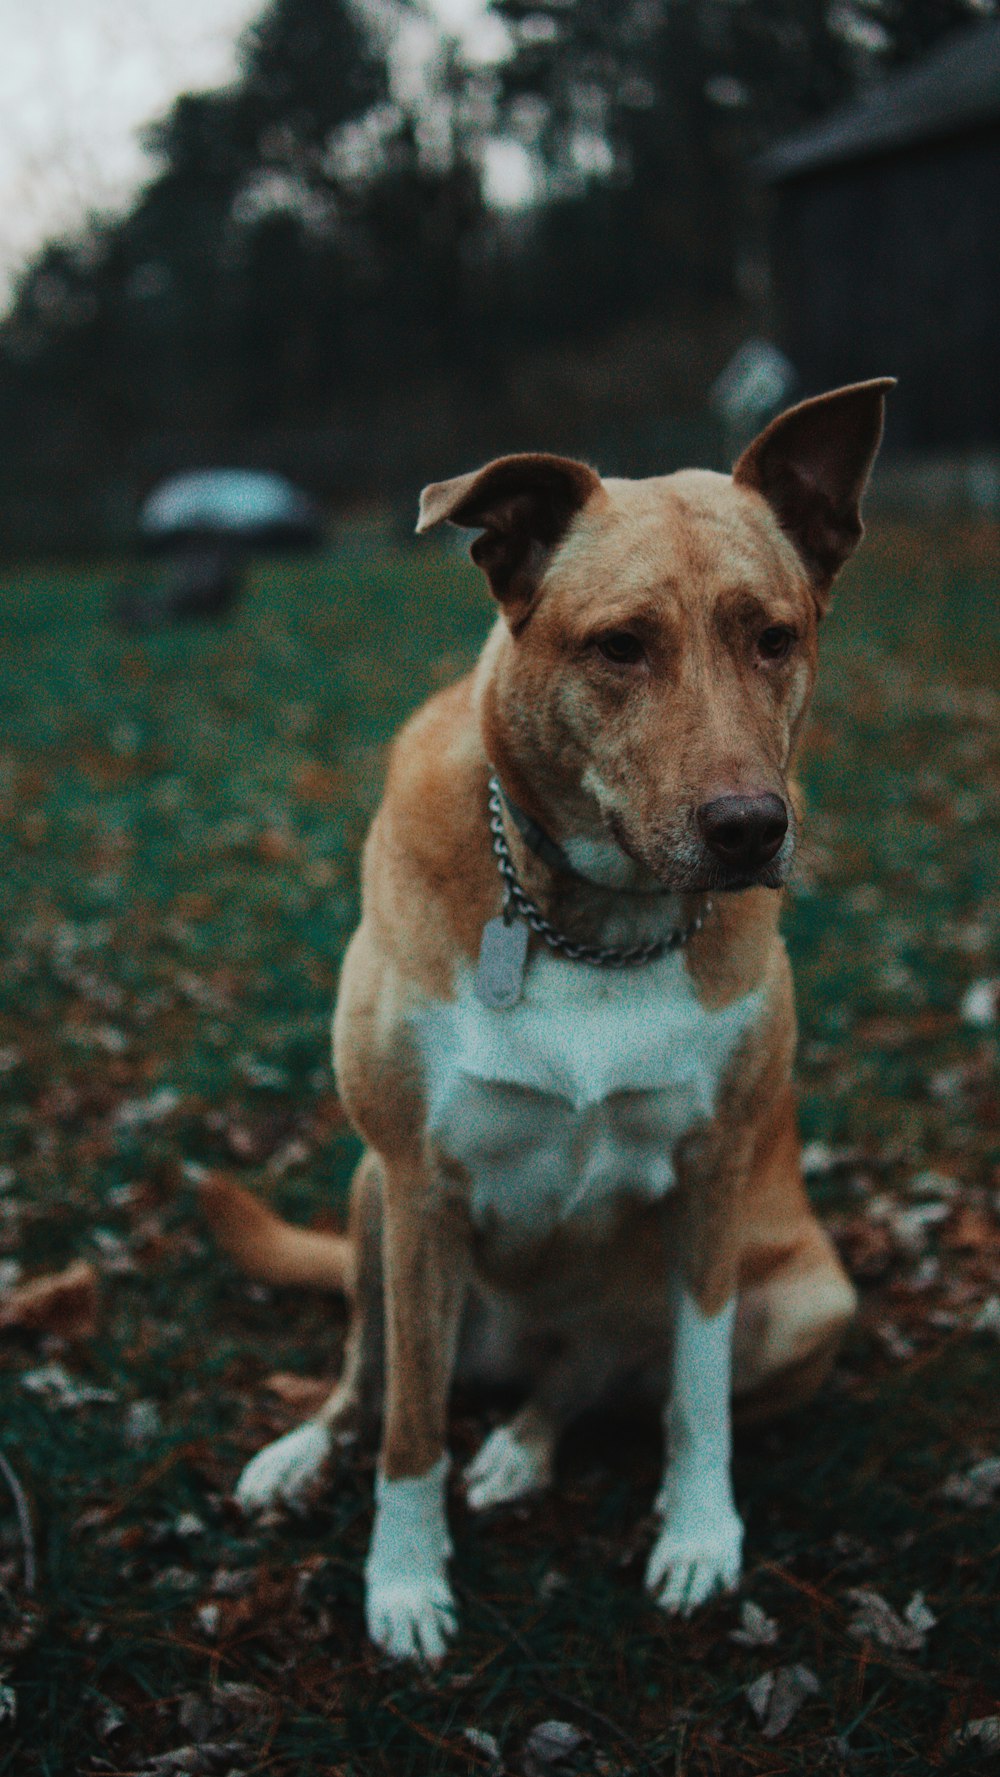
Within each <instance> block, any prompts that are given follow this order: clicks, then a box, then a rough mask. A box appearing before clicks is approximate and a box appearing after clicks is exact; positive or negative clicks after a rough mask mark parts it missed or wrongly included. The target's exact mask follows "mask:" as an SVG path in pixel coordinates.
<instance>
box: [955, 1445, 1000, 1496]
mask: <svg viewBox="0 0 1000 1777" xmlns="http://www.w3.org/2000/svg"><path fill="white" fill-rule="evenodd" d="M998 1492H1000V1457H997V1456H987V1457H986V1458H984V1460H983V1461H982V1462H975V1463H973V1465H972V1467H971V1468H970V1469H969V1471H968V1473H967V1474H964V1475H949V1476H948V1479H947V1481H946V1482H945V1483H944V1486H943V1487H942V1489H941V1493H942V1495H943V1497H944V1498H945V1499H951V1500H954V1501H955V1504H956V1505H961V1506H988V1505H992V1503H993V1497H994V1495H995V1494H996V1493H998Z"/></svg>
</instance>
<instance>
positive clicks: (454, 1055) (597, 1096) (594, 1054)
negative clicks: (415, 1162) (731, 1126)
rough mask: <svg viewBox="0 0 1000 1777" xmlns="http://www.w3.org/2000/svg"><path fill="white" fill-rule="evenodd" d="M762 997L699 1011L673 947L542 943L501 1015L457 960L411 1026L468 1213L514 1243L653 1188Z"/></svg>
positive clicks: (701, 1113) (705, 1110)
mask: <svg viewBox="0 0 1000 1777" xmlns="http://www.w3.org/2000/svg"><path fill="white" fill-rule="evenodd" d="M762 1004H763V994H761V993H752V994H748V995H747V996H746V997H745V998H743V999H741V1000H739V1001H737V1002H736V1003H735V1004H733V1005H730V1006H727V1007H726V1008H725V1009H723V1010H722V1011H714V1012H713V1011H709V1010H706V1008H705V1007H703V1006H702V1005H701V1004H700V1002H699V1000H698V998H697V995H696V994H695V992H694V989H693V987H692V985H691V981H690V978H689V976H688V973H687V970H686V968H685V966H684V962H683V959H682V958H681V957H680V956H678V955H677V954H668V955H667V956H665V957H662V958H661V959H660V960H659V961H657V962H655V963H651V964H647V965H646V966H645V967H644V968H638V969H630V970H623V971H621V972H616V971H611V970H601V969H594V968H591V967H589V966H587V965H585V964H581V963H573V962H568V961H565V960H563V959H562V958H559V957H555V956H552V955H551V954H549V953H548V952H543V953H542V954H540V955H536V956H535V957H534V958H533V959H532V961H531V963H530V966H529V968H528V971H527V974H526V976H525V982H524V992H523V996H522V998H521V1000H520V1001H519V1003H518V1004H517V1005H516V1006H512V1007H510V1008H508V1009H507V1010H505V1011H492V1010H489V1009H487V1008H486V1007H485V1006H482V1005H481V1004H480V1002H479V1001H478V1000H477V999H476V997H475V994H474V992H473V987H472V973H471V971H470V970H467V969H464V970H463V971H462V972H461V975H460V977H459V979H458V981H457V983H456V994H455V998H454V999H453V1000H451V1001H447V1002H441V1001H436V1002H434V1003H433V1004H432V1005H430V1006H429V1007H425V1008H424V1009H423V1010H422V1011H421V1012H420V1014H419V1015H418V1016H417V1019H416V1022H415V1029H416V1034H417V1038H418V1042H419V1046H420V1050H421V1054H422V1057H423V1062H424V1069H425V1079H426V1088H427V1096H428V1134H429V1135H430V1136H431V1137H432V1138H433V1139H434V1141H435V1142H436V1144H437V1146H438V1148H439V1150H440V1151H441V1153H442V1154H443V1155H444V1156H446V1158H447V1159H449V1160H451V1161H454V1162H457V1163H458V1164H460V1165H461V1166H462V1168H463V1169H464V1170H465V1171H466V1172H467V1174H468V1175H469V1177H470V1180H471V1190H472V1213H473V1218H474V1219H475V1220H476V1221H477V1222H480V1223H483V1224H487V1225H490V1226H491V1227H494V1228H496V1229H497V1230H498V1231H499V1230H504V1231H506V1233H507V1236H508V1237H509V1238H510V1239H512V1240H514V1241H517V1240H518V1239H519V1238H522V1239H524V1238H526V1239H531V1238H538V1237H539V1236H542V1235H544V1234H545V1233H547V1232H548V1231H550V1230H551V1229H552V1228H553V1227H555V1226H556V1225H557V1224H558V1223H561V1222H563V1223H564V1222H567V1221H570V1220H573V1219H576V1218H577V1217H583V1218H586V1219H587V1220H588V1221H594V1220H595V1219H596V1220H600V1219H603V1217H604V1216H605V1215H606V1214H607V1213H609V1212H610V1211H611V1209H612V1208H613V1205H614V1203H615V1201H616V1200H617V1199H618V1198H619V1197H621V1196H623V1195H628V1196H632V1197H637V1198H646V1199H652V1198H657V1197H662V1196H663V1195H665V1193H666V1192H668V1191H669V1190H670V1189H671V1187H672V1186H673V1184H674V1179H675V1175H674V1150H675V1148H676V1144H677V1142H678V1141H679V1140H680V1138H681V1137H682V1136H683V1135H685V1134H686V1132H687V1131H688V1130H689V1129H691V1128H692V1126H693V1125H695V1124H696V1123H699V1122H702V1121H704V1120H705V1119H706V1118H708V1117H710V1116H711V1115H712V1112H713V1110H714V1107H715V1103H716V1098H717V1095H718V1089H719V1084H720V1081H721V1080H722V1078H723V1076H724V1075H725V1072H726V1069H727V1067H728V1065H729V1063H730V1061H731V1060H732V1057H733V1055H734V1053H735V1051H736V1049H737V1048H738V1046H739V1044H740V1042H741V1041H742V1039H743V1037H744V1036H745V1034H746V1033H747V1031H748V1030H749V1029H750V1028H751V1027H752V1025H753V1024H754V1022H755V1021H756V1019H757V1018H758V1017H759V1015H760V1011H761V1009H762Z"/></svg>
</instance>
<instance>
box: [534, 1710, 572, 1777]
mask: <svg viewBox="0 0 1000 1777" xmlns="http://www.w3.org/2000/svg"><path fill="white" fill-rule="evenodd" d="M588 1739H589V1735H587V1734H584V1733H583V1732H582V1731H581V1729H580V1728H574V1726H573V1724H572V1722H568V1721H543V1722H540V1723H539V1725H538V1727H537V1728H532V1730H531V1733H530V1734H529V1735H528V1738H527V1740H526V1741H525V1743H524V1754H523V1759H522V1765H521V1769H522V1770H523V1772H524V1777H546V1773H547V1772H549V1771H552V1770H556V1769H558V1767H559V1766H560V1765H562V1764H565V1762H566V1760H567V1759H568V1758H572V1756H573V1754H574V1752H578V1751H579V1750H580V1747H581V1746H584V1745H586V1742H587V1740H588Z"/></svg>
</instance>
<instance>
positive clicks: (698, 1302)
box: [646, 1141, 746, 1612]
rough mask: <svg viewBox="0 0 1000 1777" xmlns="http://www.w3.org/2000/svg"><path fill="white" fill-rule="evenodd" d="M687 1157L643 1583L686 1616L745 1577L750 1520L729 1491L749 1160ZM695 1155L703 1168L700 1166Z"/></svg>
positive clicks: (711, 1151)
mask: <svg viewBox="0 0 1000 1777" xmlns="http://www.w3.org/2000/svg"><path fill="white" fill-rule="evenodd" d="M707 1147H708V1151H704V1150H703V1151H702V1152H701V1154H700V1155H697V1156H696V1154H695V1153H691V1154H689V1156H688V1157H687V1159H688V1165H687V1166H685V1168H684V1170H685V1172H686V1173H687V1177H686V1179H685V1202H684V1213H683V1216H682V1234H681V1251H680V1255H679V1264H678V1269H677V1275H676V1277H675V1279H674V1284H673V1288H674V1314H673V1349H672V1358H671V1367H670V1387H669V1393H668V1398H667V1407H666V1414H665V1434H666V1445H667V1459H666V1468H665V1472H664V1477H663V1484H662V1486H661V1488H660V1492H659V1495H658V1497H657V1501H656V1507H657V1512H658V1514H659V1517H660V1520H661V1529H660V1533H659V1535H658V1537H657V1539H656V1542H655V1544H654V1546H653V1551H652V1554H651V1555H650V1558H649V1566H648V1568H647V1570H646V1585H647V1588H648V1590H649V1591H650V1592H651V1593H652V1594H653V1596H654V1597H655V1598H656V1600H657V1602H658V1603H659V1604H660V1605H661V1606H662V1608H663V1609H664V1610H668V1611H672V1612H687V1611H690V1610H693V1609H694V1608H695V1606H696V1605H699V1604H703V1603H704V1601H705V1599H706V1598H709V1597H710V1596H711V1595H712V1593H713V1592H717V1591H731V1590H732V1589H733V1588H734V1587H735V1586H736V1585H737V1584H738V1583H739V1577H740V1567H741V1558H742V1550H743V1521H742V1519H741V1518H740V1515H739V1513H738V1512H737V1510H736V1503H735V1500H734V1498H733V1484H732V1414H731V1395H732V1367H733V1365H732V1351H733V1327H734V1324H735V1320H736V1280H737V1265H736V1256H737V1250H738V1246H737V1238H736V1232H737V1222H736V1218H737V1215H738V1211H739V1202H740V1197H741V1195H742V1181H743V1179H744V1177H745V1171H746V1168H745V1165H744V1164H743V1161H744V1158H745V1157H744V1156H743V1155H742V1154H741V1155H740V1156H739V1158H738V1159H737V1157H736V1156H734V1155H732V1154H730V1155H729V1156H727V1157H726V1158H723V1155H722V1153H721V1152H720V1151H719V1146H717V1144H716V1142H715V1141H712V1142H710V1143H709V1144H707ZM696 1157H697V1159H698V1160H700V1162H701V1163H700V1164H695V1163H694V1162H695V1160H696Z"/></svg>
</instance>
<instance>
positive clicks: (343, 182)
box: [0, 0, 1000, 554]
mask: <svg viewBox="0 0 1000 1777" xmlns="http://www.w3.org/2000/svg"><path fill="white" fill-rule="evenodd" d="M993 20H994V7H993V0H843V3H842V4H841V3H835V4H831V3H830V0H754V4H752V5H751V4H748V3H746V0H623V4H620V5H615V6H607V5H602V4H600V0H539V3H538V4H534V3H533V0H494V3H492V4H491V3H490V0H273V3H272V4H271V5H266V6H264V8H263V9H262V10H260V9H258V7H257V6H256V4H255V0H201V3H198V0H184V3H183V4H177V5H172V6H169V7H168V6H166V5H165V4H162V3H161V0H142V4H137V5H135V6H132V7H130V8H128V10H127V14H123V12H122V9H121V8H120V7H117V6H115V5H114V4H112V3H111V0H80V3H79V4H78V5H76V6H74V7H73V8H72V9H70V8H69V7H68V6H67V5H66V4H65V3H64V0H39V4H38V5H35V6H32V7H31V8H25V7H22V6H20V5H18V4H17V0H3V5H2V7H0V27H2V32H3V42H4V67H3V72H2V74H0V90H2V97H3V122H2V125H0V197H2V203H0V210H2V221H0V290H2V294H3V299H4V301H5V304H6V315H5V318H4V320H3V322H2V323H0V428H2V434H3V439H4V449H3V452H2V460H0V549H2V550H3V551H5V552H6V553H8V554H11V553H16V554H23V553H25V552H32V553H34V552H39V551H41V552H51V551H53V550H66V549H71V550H72V549H76V550H79V549H80V548H88V549H95V548H97V549H100V548H115V547H118V546H120V545H121V544H122V542H124V541H126V540H128V539H129V538H130V537H131V535H132V534H133V532H134V526H135V518H136V512H137V509H138V506H139V503H140V501H141V499H142V498H143V497H144V496H145V495H146V493H147V492H148V491H149V490H150V489H151V488H152V487H153V486H154V485H155V484H156V482H157V480H158V479H159V478H160V477H162V476H164V475H165V474H167V473H168V472H170V471H175V470H180V469H190V468H199V467H204V466H210V465H215V464H223V463H224V464H227V465H246V466H250V467H255V468H266V469H269V470H278V471H281V472H283V473H285V474H287V475H289V476H291V477H292V478H293V480H295V481H296V482H300V483H303V484H305V485H306V486H307V488H308V490H309V491H310V492H311V493H312V494H314V495H316V496H318V497H319V498H320V499H321V500H322V501H323V502H324V503H325V504H326V506H327V507H328V508H330V509H333V510H338V511H339V510H344V509H346V508H350V507H357V506H358V505H362V504H363V505H366V506H371V505H372V504H373V503H374V502H377V501H380V500H381V501H385V502H390V503H398V502H400V501H402V502H403V505H404V509H405V512H406V515H407V519H408V518H409V513H410V510H411V507H412V499H413V490H414V488H415V487H416V486H418V485H419V484H420V483H421V482H422V481H426V480H429V479H432V478H438V477H441V476H444V475H447V474H450V473H452V472H456V471H458V470H460V469H462V468H465V467H467V466H468V465H469V464H470V463H474V462H476V461H478V460H481V459H482V458H484V457H487V456H489V455H490V454H493V453H497V452H499V451H502V450H509V449H514V448H527V447H537V446H541V445H544V446H545V447H546V448H549V449H554V450H565V451H576V452H578V453H579V452H583V453H589V454H590V455H592V456H593V457H594V458H595V460H596V461H597V462H598V463H599V465H600V467H601V468H602V469H604V470H605V471H624V470H626V469H627V470H629V471H630V472H632V473H645V472H650V471H652V470H654V469H664V468H666V469H669V468H672V467H675V466H677V464H679V463H680V462H682V461H691V460H694V459H695V458H697V459H699V460H701V461H703V462H704V461H712V462H716V461H717V462H719V463H722V462H723V461H724V460H725V457H726V453H727V449H728V448H729V446H730V445H731V444H732V442H733V434H734V433H735V434H737V435H739V433H740V431H741V429H744V428H746V429H750V430H752V429H753V426H754V425H755V424H756V423H757V422H758V421H759V420H760V419H761V418H762V417H766V416H767V413H768V411H769V410H771V409H773V408H774V407H776V406H777V405H779V404H780V403H781V401H783V400H786V399H789V398H791V397H792V396H795V395H800V394H804V393H809V392H812V391H814V390H816V389H818V388H821V387H825V386H829V385H830V384H833V383H836V382H838V381H847V380H851V379H854V378H859V377H864V376H868V375H874V374H885V373H894V374H897V375H898V376H899V377H900V379H901V388H900V392H899V394H898V396H897V397H896V399H895V400H894V402H893V405H892V416H891V431H890V447H891V448H892V450H893V451H894V452H895V453H897V454H898V453H911V454H917V455H919V456H920V457H921V458H922V459H924V461H923V469H924V472H925V478H926V471H927V467H928V463H930V465H931V468H932V470H934V471H936V472H937V485H938V486H939V488H940V492H941V496H942V497H952V498H956V497H957V498H958V499H960V500H965V501H966V502H967V503H968V502H971V503H972V504H973V505H975V504H976V503H979V504H982V503H983V502H986V503H987V504H988V503H990V502H995V501H996V499H997V498H998V494H997V486H998V473H997V448H998V439H1000V411H998V408H1000V392H998V391H1000V345H998V343H997V338H998V329H997V327H996V324H995V323H996V314H995V300H994V292H995V290H996V288H997V284H998V280H1000V227H998V217H997V197H996V193H997V187H998V183H1000V180H998V152H1000V151H998V136H1000V24H997V23H995V22H993ZM740 348H743V350H742V354H741V355H740V356H739V357H737V358H736V362H735V365H734V363H733V360H734V356H735V355H736V354H737V353H739V352H740ZM727 368H728V372H729V374H728V376H727V377H725V378H724V380H723V381H722V383H721V384H720V382H719V379H720V377H722V376H723V373H724V372H726V371H727ZM931 481H932V482H934V481H935V475H934V474H933V473H932V474H931ZM949 490H950V491H949Z"/></svg>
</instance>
